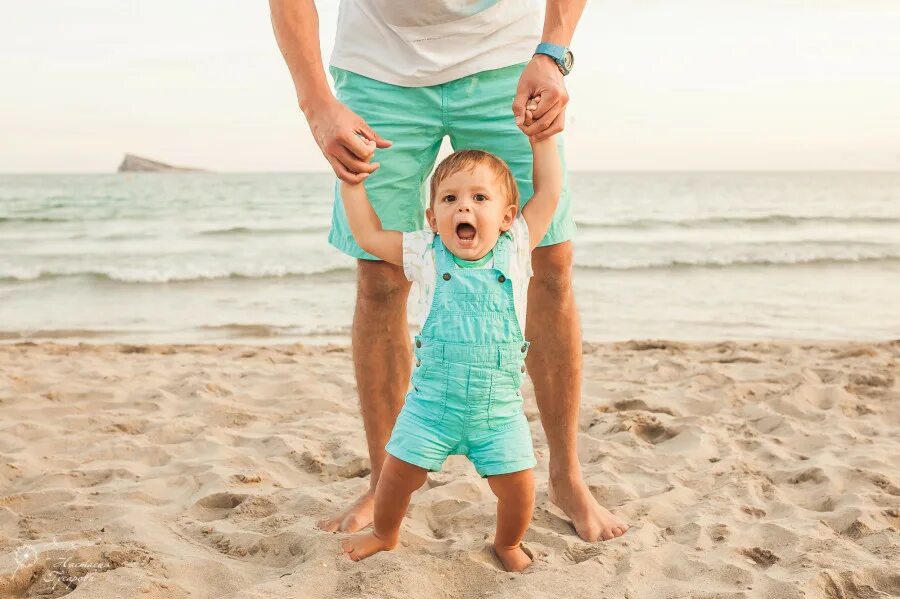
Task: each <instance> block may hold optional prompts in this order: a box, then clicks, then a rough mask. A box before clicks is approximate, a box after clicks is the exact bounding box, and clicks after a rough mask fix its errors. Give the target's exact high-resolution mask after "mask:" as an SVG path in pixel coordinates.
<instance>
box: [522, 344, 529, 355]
mask: <svg viewBox="0 0 900 599" xmlns="http://www.w3.org/2000/svg"><path fill="white" fill-rule="evenodd" d="M527 349H528V346H527V345H523V346H522V353H523V354H524V353H525V350H527Z"/></svg>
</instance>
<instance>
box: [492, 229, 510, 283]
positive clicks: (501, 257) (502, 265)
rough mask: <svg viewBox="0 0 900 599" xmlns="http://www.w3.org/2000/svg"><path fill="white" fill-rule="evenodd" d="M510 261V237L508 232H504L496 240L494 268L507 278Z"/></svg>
mask: <svg viewBox="0 0 900 599" xmlns="http://www.w3.org/2000/svg"><path fill="white" fill-rule="evenodd" d="M511 260H512V237H511V235H510V234H509V232H507V231H504V232H503V233H501V234H500V237H499V238H498V239H497V245H495V246H494V268H495V269H496V270H499V271H500V272H501V273H503V275H504V276H506V278H509V272H510V268H509V265H510V261H511Z"/></svg>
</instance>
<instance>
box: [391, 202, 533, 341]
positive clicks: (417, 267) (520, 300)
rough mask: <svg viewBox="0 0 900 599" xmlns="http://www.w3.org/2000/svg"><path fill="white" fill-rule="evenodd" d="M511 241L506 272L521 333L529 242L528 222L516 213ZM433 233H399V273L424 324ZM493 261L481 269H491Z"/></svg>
mask: <svg viewBox="0 0 900 599" xmlns="http://www.w3.org/2000/svg"><path fill="white" fill-rule="evenodd" d="M509 233H510V236H511V237H512V244H511V247H510V252H509V272H508V273H507V274H508V275H509V277H510V280H511V281H512V284H513V303H514V304H515V308H516V317H517V320H518V321H519V327H520V328H521V329H522V334H523V335H524V334H525V313H526V311H527V302H528V281H529V279H530V278H531V276H532V274H534V273H533V271H532V269H531V245H530V243H529V241H528V223H527V222H526V221H525V218H524V217H523V216H522V215H521V214H519V215H518V216H516V218H515V220H514V221H513V224H512V227H510V229H509ZM433 244H434V232H433V231H432V230H431V229H425V230H423V231H413V232H411V233H404V234H403V272H404V273H405V274H406V278H407V279H409V280H410V281H412V283H413V295H412V297H413V306H414V319H415V320H416V321H417V322H418V324H419V325H420V326H421V325H424V324H425V318H426V317H427V316H428V312H429V311H430V310H431V302H432V300H434V285H435V278H436V276H437V269H436V267H435V264H434V247H433ZM493 266H494V264H493V260H491V261H489V262H488V263H486V264H485V265H484V266H482V267H481V268H493Z"/></svg>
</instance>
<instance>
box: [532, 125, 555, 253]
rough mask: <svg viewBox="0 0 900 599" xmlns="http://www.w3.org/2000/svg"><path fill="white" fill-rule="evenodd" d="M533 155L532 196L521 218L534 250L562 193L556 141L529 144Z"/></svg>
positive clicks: (548, 226) (552, 138)
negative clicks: (526, 225) (526, 227)
mask: <svg viewBox="0 0 900 599" xmlns="http://www.w3.org/2000/svg"><path fill="white" fill-rule="evenodd" d="M531 151H532V154H533V155H534V162H533V166H532V169H533V174H532V179H533V183H534V195H532V196H531V199H529V200H528V202H527V203H526V204H525V208H523V209H522V217H523V218H524V219H525V222H526V223H528V239H529V241H530V244H531V247H530V248H528V249H529V250H533V249H534V248H535V247H537V244H539V243H540V242H541V239H543V238H544V235H546V233H547V229H549V228H550V223H551V222H552V221H553V214H554V213H555V212H556V205H557V204H558V203H559V196H560V194H561V193H562V177H563V174H562V163H561V162H560V159H559V151H558V150H557V148H556V138H555V137H550V138H548V139H544V140H542V141H534V140H532V142H531Z"/></svg>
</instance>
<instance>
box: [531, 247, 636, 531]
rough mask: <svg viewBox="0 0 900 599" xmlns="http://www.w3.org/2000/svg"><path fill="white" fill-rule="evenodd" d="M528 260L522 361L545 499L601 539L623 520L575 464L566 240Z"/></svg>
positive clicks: (576, 334) (575, 365)
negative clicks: (546, 479)
mask: <svg viewBox="0 0 900 599" xmlns="http://www.w3.org/2000/svg"><path fill="white" fill-rule="evenodd" d="M532 264H533V267H534V277H533V278H532V279H531V284H530V286H529V290H528V317H527V324H526V328H527V331H526V337H527V338H528V339H529V340H530V341H531V343H532V345H531V351H530V352H529V353H528V357H527V359H526V361H527V364H528V374H529V375H530V376H531V380H532V382H533V383H534V392H535V399H536V400H537V404H538V410H539V411H540V413H541V424H542V425H543V427H544V432H545V433H546V434H547V444H548V445H549V446H550V501H552V502H553V503H555V504H556V505H557V506H559V507H560V509H562V511H564V512H565V513H566V515H567V516H568V517H569V518H570V519H571V520H572V524H573V525H574V526H575V531H576V532H577V533H578V536H580V537H581V538H582V539H584V540H585V541H596V540H598V539H603V540H604V541H605V540H608V539H612V538H614V537H618V536H621V535H623V534H625V531H626V530H628V525H627V524H625V523H624V522H622V521H621V520H619V519H618V518H616V517H615V516H614V515H612V514H611V513H610V512H609V511H608V510H607V509H606V508H604V507H603V506H601V505H600V504H599V503H597V500H596V499H594V496H593V495H591V492H590V490H588V488H587V485H586V484H585V483H584V480H583V479H582V478H581V465H580V464H579V463H578V447H577V446H578V408H579V404H580V402H581V349H582V348H581V329H580V326H579V322H578V309H577V308H576V306H575V294H574V291H573V289H572V243H571V242H569V241H567V242H565V243H560V244H557V245H552V246H547V247H539V248H536V249H535V250H534V253H533V254H532Z"/></svg>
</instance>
